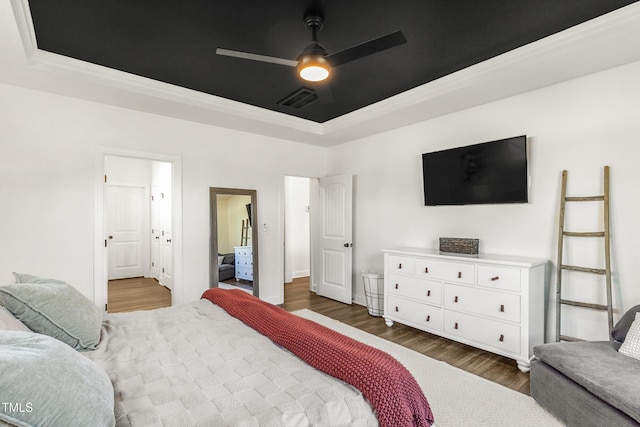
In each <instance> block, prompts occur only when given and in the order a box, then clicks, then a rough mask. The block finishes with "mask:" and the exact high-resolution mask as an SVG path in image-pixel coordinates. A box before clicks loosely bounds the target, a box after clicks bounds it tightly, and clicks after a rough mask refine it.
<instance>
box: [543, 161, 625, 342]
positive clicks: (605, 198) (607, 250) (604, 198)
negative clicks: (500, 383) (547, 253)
mask: <svg viewBox="0 0 640 427" xmlns="http://www.w3.org/2000/svg"><path fill="white" fill-rule="evenodd" d="M567 202H603V209H604V231H588V232H572V231H565V229H564V226H565V224H564V214H565V204H566V203H567ZM567 236H569V237H580V238H583V237H597V238H603V239H604V256H605V268H604V269H600V268H589V267H578V266H574V265H565V264H564V263H563V261H562V252H563V247H564V238H565V237H567ZM563 271H580V272H583V273H593V274H599V275H604V276H605V280H606V286H607V304H606V305H603V304H593V303H587V302H580V301H571V300H566V299H563V298H562V294H561V291H562V272H563ZM557 274H558V277H557V280H556V284H557V286H556V341H580V339H578V338H575V337H570V336H567V335H563V334H562V333H561V331H560V322H561V311H562V306H563V305H571V306H576V307H583V308H590V309H595V310H606V311H607V313H608V320H609V331H611V329H613V307H612V303H611V245H610V234H609V166H605V167H604V194H603V195H601V196H587V197H567V171H566V170H564V171H562V193H561V196H560V220H559V227H558V264H557Z"/></svg>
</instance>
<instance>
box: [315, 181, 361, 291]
mask: <svg viewBox="0 0 640 427" xmlns="http://www.w3.org/2000/svg"><path fill="white" fill-rule="evenodd" d="M352 182H353V178H352V176H351V175H336V176H330V177H326V178H320V215H319V218H318V219H319V221H320V222H321V224H320V246H321V248H320V259H321V261H320V281H319V283H318V294H319V295H322V296H324V297H327V298H331V299H335V300H338V301H340V302H343V303H345V304H351V301H352V293H353V289H352V283H351V282H352V274H351V269H352V246H353V245H352V210H353V209H352V207H353V201H352Z"/></svg>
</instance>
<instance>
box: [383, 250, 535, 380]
mask: <svg viewBox="0 0 640 427" xmlns="http://www.w3.org/2000/svg"><path fill="white" fill-rule="evenodd" d="M383 252H384V265H385V267H384V278H385V289H384V297H385V302H384V306H385V307H384V318H385V322H386V324H387V326H392V325H393V322H400V323H402V324H405V325H408V326H413V327H414V328H418V329H421V330H424V331H426V332H429V333H432V334H435V335H440V336H443V337H446V338H449V339H452V340H455V341H459V342H462V343H465V344H468V345H471V346H474V347H478V348H481V349H483V350H487V351H490V352H493V353H497V354H501V355H503V356H506V357H509V358H512V359H515V360H516V361H517V362H518V367H519V368H520V370H521V371H523V372H528V371H529V362H530V360H531V358H532V357H533V347H534V346H536V345H538V344H542V343H543V342H544V288H545V280H544V278H545V265H546V263H547V261H546V260H543V259H534V258H523V257H512V256H500V255H483V254H480V255H479V256H477V257H467V256H456V255H450V254H441V253H440V252H438V251H436V250H429V249H419V248H398V249H388V250H387V249H385V250H383Z"/></svg>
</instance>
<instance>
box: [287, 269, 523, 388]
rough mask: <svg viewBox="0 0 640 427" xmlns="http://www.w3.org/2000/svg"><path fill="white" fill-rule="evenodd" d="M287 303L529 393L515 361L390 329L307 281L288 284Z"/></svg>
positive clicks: (405, 328)
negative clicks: (313, 289) (315, 289)
mask: <svg viewBox="0 0 640 427" xmlns="http://www.w3.org/2000/svg"><path fill="white" fill-rule="evenodd" d="M284 301H285V303H284V304H282V305H281V307H282V308H284V309H285V310H288V311H295V310H301V309H303V308H307V309H309V310H312V311H315V312H316V313H320V314H322V315H325V316H327V317H331V318H333V319H335V320H338V321H340V322H342V323H346V324H348V325H351V326H354V327H356V328H358V329H361V330H363V331H366V332H369V333H370V334H373V335H377V336H379V337H381V338H384V339H386V340H389V341H393V342H395V343H397V344H400V345H402V346H405V347H408V348H410V349H412V350H415V351H417V352H419V353H422V354H424V355H426V356H429V357H431V358H433V359H437V360H442V361H444V362H447V363H448V364H450V365H453V366H456V367H458V368H460V369H463V370H465V371H467V372H470V373H472V374H475V375H478V376H480V377H483V378H486V379H488V380H490V381H493V382H496V383H498V384H502V385H503V386H505V387H508V388H510V389H513V390H516V391H519V392H521V393H524V394H527V395H528V394H529V374H525V373H523V372H521V371H520V370H519V369H518V367H517V365H516V362H515V361H514V360H511V359H507V358H505V357H502V356H498V355H496V354H493V353H489V352H486V351H483V350H479V349H476V348H473V347H470V346H467V345H465V344H461V343H458V342H455V341H451V340H448V339H446V338H442V337H438V336H436V335H432V334H429V333H426V332H422V331H419V330H417V329H414V328H411V327H409V326H404V325H401V324H399V323H394V325H393V326H392V327H390V328H389V327H387V326H386V325H385V323H384V319H383V318H382V317H373V316H370V315H369V312H368V311H367V308H366V307H363V306H361V305H357V304H352V305H347V304H343V303H340V302H338V301H334V300H331V299H328V298H324V297H321V296H318V295H316V294H315V293H313V292H311V291H309V279H308V278H303V279H295V280H294V282H293V283H290V284H286V285H285V287H284Z"/></svg>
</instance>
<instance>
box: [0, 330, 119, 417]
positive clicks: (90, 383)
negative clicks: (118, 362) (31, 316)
mask: <svg viewBox="0 0 640 427" xmlns="http://www.w3.org/2000/svg"><path fill="white" fill-rule="evenodd" d="M0 390H2V402H3V404H2V405H0V420H2V421H4V422H6V423H9V424H14V425H18V426H69V427H74V426H79V427H80V426H82V427H84V426H108V427H112V426H114V425H115V416H114V412H113V407H114V399H113V386H112V385H111V380H109V377H108V376H107V374H106V372H105V371H104V370H103V369H102V368H100V367H99V366H98V365H96V364H95V363H94V362H93V361H91V360H89V359H88V358H86V357H84V356H82V355H81V354H79V353H78V352H77V351H74V350H73V349H71V348H69V346H67V345H65V344H63V343H61V342H60V341H58V340H55V339H53V338H50V337H48V336H46V335H40V334H36V333H33V332H21V331H0Z"/></svg>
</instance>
